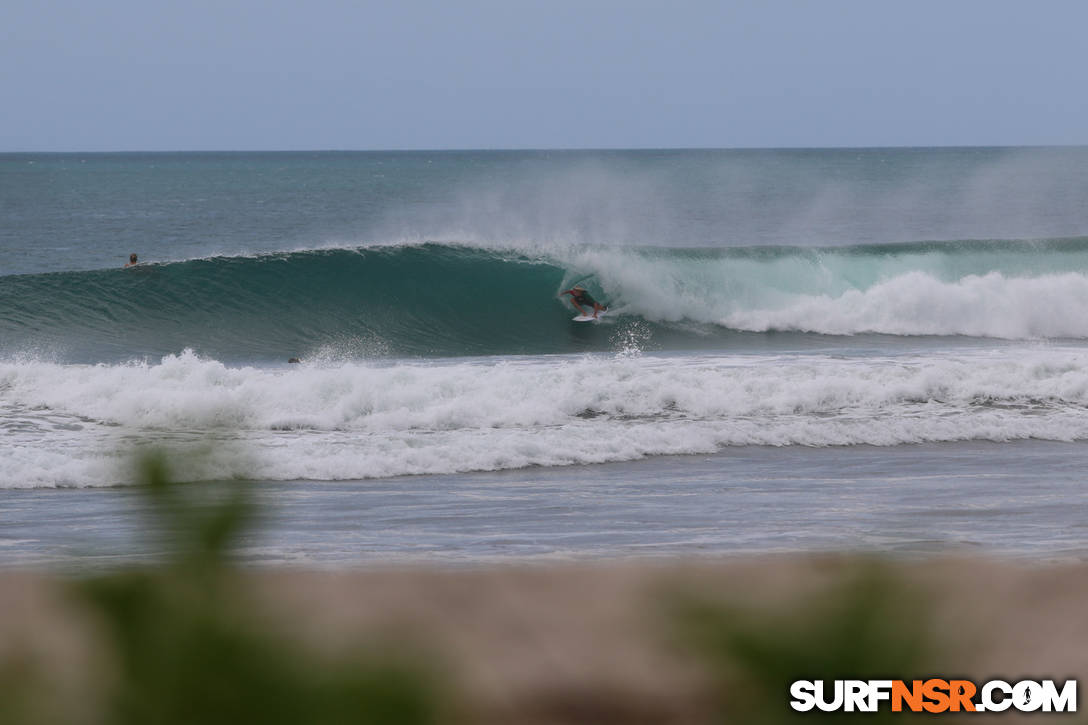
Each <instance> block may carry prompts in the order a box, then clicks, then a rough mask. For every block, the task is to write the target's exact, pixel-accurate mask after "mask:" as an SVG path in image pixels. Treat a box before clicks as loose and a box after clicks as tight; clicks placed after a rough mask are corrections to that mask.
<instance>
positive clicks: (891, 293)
mask: <svg viewBox="0 0 1088 725" xmlns="http://www.w3.org/2000/svg"><path fill="white" fill-rule="evenodd" d="M574 283H581V284H583V285H584V286H586V287H587V288H589V289H590V291H591V292H592V293H593V294H594V295H595V296H596V297H598V298H599V299H601V300H603V301H606V302H608V303H609V304H610V305H611V307H612V308H613V311H612V313H610V314H609V316H608V319H607V320H606V321H605V322H603V323H602V324H599V325H577V324H572V323H571V321H570V318H571V310H570V307H569V306H568V305H565V304H564V303H562V302H561V301H560V300H559V299H558V297H557V295H558V293H559V292H560V291H561V290H562V289H564V288H565V287H567V286H570V285H572V284H574ZM0 310H2V313H0V354H2V355H4V356H7V357H11V356H13V355H18V354H24V353H28V352H29V353H32V354H38V355H47V356H49V357H52V358H53V359H59V360H71V361H80V362H85V361H108V360H123V359H129V358H132V357H134V356H141V355H163V354H168V353H176V352H178V351H180V350H182V349H186V348H190V349H194V350H196V351H197V352H199V353H200V354H203V355H208V356H212V357H216V358H219V359H265V358H271V359H281V358H283V357H287V356H303V357H306V356H308V357H315V356H320V355H333V356H342V357H346V358H360V357H361V358H367V357H382V356H466V355H479V354H523V353H524V354H540V353H565V352H577V351H582V350H610V349H615V348H616V347H618V346H628V345H631V344H636V345H645V346H647V347H649V348H651V349H683V348H716V347H722V346H732V345H735V344H736V343H737V337H736V335H737V333H738V332H747V333H764V332H802V333H817V334H826V335H857V334H865V333H876V334H888V335H967V336H979V337H996V338H1007V339H1032V338H1088V238H1077V239H1062V240H1050V241H1030V242H1026V241H998V242H977V241H962V242H934V243H912V244H901V245H869V246H853V247H831V248H810V247H737V248H725V249H721V248H715V249H701V248H700V249H677V248H664V247H655V248H647V247H642V248H631V247H593V248H572V249H567V250H547V251H544V252H542V251H538V250H514V249H487V248H479V247H472V246H464V245H456V244H436V243H428V244H421V245H399V246H378V247H363V248H358V249H332V250H313V251H300V252H291V253H280V254H268V255H260V256H252V257H214V258H208V259H196V260H189V261H184V262H174V263H166V264H152V265H148V266H144V267H138V268H135V269H128V270H120V269H112V270H97V271H81V272H61V273H50V274H36V275H18V276H6V277H0Z"/></svg>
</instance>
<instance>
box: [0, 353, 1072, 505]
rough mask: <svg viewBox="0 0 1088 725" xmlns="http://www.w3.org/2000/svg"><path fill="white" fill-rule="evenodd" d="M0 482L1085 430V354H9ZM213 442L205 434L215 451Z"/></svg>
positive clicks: (499, 462)
mask: <svg viewBox="0 0 1088 725" xmlns="http://www.w3.org/2000/svg"><path fill="white" fill-rule="evenodd" d="M0 393H3V395H2V396H0V434H3V435H4V437H5V440H6V441H7V442H8V444H7V447H6V449H5V455H4V456H3V457H0V488H11V487H28V488H34V487H51V486H94V485H110V484H117V483H126V482H128V481H129V480H131V472H130V471H129V469H128V468H127V467H128V466H129V465H130V460H131V456H132V454H133V452H134V449H138V448H140V447H142V446H155V447H166V448H170V449H173V450H177V451H178V452H179V453H181V454H182V455H179V456H177V457H176V462H177V465H178V466H179V469H178V470H177V471H176V472H175V475H176V477H177V478H179V479H181V480H207V479H221V478H226V477H239V478H248V479H254V480H301V479H309V480H338V479H363V478H370V477H386V476H396V475H406V474H424V473H456V472H463V471H481V470H499V469H511V468H522V467H526V466H538V465H540V466H544V465H568V464H589V463H601V462H606V461H624V460H636V459H640V458H643V457H646V456H652V455H664V454H694V453H709V452H713V451H718V450H721V449H722V448H725V447H729V446H745V445H773V446H783V445H806V446H828V445H855V444H865V445H878V446H893V445H899V444H905V443H921V442H937V441H966V440H988V441H1009V440H1017V439H1026V438H1036V439H1045V440H1055V441H1073V440H1085V439H1088V412H1086V411H1088V354H1086V353H1085V352H1084V350H1083V349H1078V348H1055V347H1052V346H1049V345H1047V346H1039V348H1038V349H1020V350H1015V351H1013V350H1001V351H996V352H995V351H979V350H974V351H966V352H961V353H956V354H952V355H948V354H941V355H937V356H923V355H909V356H898V357H864V358H852V359H847V358H843V357H832V356H825V355H782V356H763V355H750V354H749V355H699V354H689V355H679V356H612V357H608V356H573V357H568V358H560V359H555V358H550V357H536V358H516V359H498V360H496V359H494V358H491V359H488V360H482V361H481V360H476V361H470V360H459V361H442V362H436V361H419V362H402V363H400V364H397V365H383V364H375V363H342V364H339V365H329V366H319V365H306V364H303V365H301V366H292V367H291V368H290V369H284V368H281V369H270V368H256V367H229V366H226V365H223V364H222V363H221V362H218V361H215V360H207V359H202V358H199V357H198V356H196V355H194V354H193V353H191V352H186V353H183V354H181V355H177V356H174V355H171V356H167V357H166V358H165V359H163V360H162V362H161V363H156V364H146V363H129V364H123V365H57V364H53V363H42V362H33V363H11V362H9V363H0ZM209 444H211V445H209Z"/></svg>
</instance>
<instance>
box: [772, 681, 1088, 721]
mask: <svg viewBox="0 0 1088 725" xmlns="http://www.w3.org/2000/svg"><path fill="white" fill-rule="evenodd" d="M790 697H792V698H793V699H791V700H790V707H792V708H793V709H794V710H796V711H798V712H808V711H810V710H814V709H816V710H822V711H824V712H836V711H841V712H876V711H877V710H880V709H885V708H890V709H891V711H892V712H929V713H942V712H1004V711H1006V710H1008V709H1010V708H1012V709H1014V710H1019V711H1020V712H1076V711H1077V681H1076V680H1066V681H1065V682H1064V683H1063V684H1062V685H1061V686H1060V687H1059V685H1058V684H1057V683H1056V682H1055V681H1054V680H1021V681H1019V682H1011V683H1010V682H1006V681H1004V680H990V681H988V682H984V683H982V685H977V684H975V683H974V682H971V681H970V680H942V679H937V678H932V679H928V680H910V681H906V680H834V681H833V682H825V681H824V680H797V681H796V682H794V683H793V684H791V685H790Z"/></svg>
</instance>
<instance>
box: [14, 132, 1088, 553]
mask: <svg viewBox="0 0 1088 725" xmlns="http://www.w3.org/2000/svg"><path fill="white" fill-rule="evenodd" d="M1082 157H1083V160H1085V161H1088V151H1086V150H1084V149H862V150H796V151H770V150H769V151H747V152H729V151H676V152H638V151H633V152H554V153H549V152H433V153H432V152H403V153H399V152H398V153H381V154H367V153H331V152H330V153H319V154H148V155H142V154H104V155H91V156H90V157H85V155H76V154H71V155H69V154H56V155H37V156H35V155H27V154H6V155H0V190H2V191H3V192H4V198H5V200H6V205H5V206H4V207H3V209H2V210H0V220H2V224H0V440H2V442H3V454H2V455H0V514H4V515H3V516H0V519H3V518H5V517H6V518H7V519H8V520H9V521H10V522H14V523H12V524H10V525H9V528H8V529H5V528H4V526H3V525H0V552H3V551H7V552H9V554H10V555H11V556H13V557H16V558H18V559H19V560H20V561H23V560H25V561H42V560H48V559H50V558H51V557H53V556H55V555H56V552H57V551H58V546H61V545H60V544H58V543H57V542H58V541H59V540H60V538H61V535H60V533H58V532H57V531H56V530H55V528H54V526H53V524H51V523H47V522H48V521H50V518H49V517H50V516H52V515H53V514H57V515H59V516H61V519H60V520H71V521H73V522H76V523H75V525H76V528H78V529H79V530H84V529H85V530H87V531H90V532H92V533H91V535H92V537H98V539H99V541H100V543H101V542H102V541H114V539H113V538H112V537H114V536H115V535H117V536H119V535H120V534H117V532H118V531H120V530H121V529H123V528H124V527H120V528H118V527H119V526H120V525H119V524H118V522H117V520H116V511H117V510H118V509H117V508H116V506H122V505H123V506H131V505H132V504H131V498H130V495H131V493H130V492H131V484H132V483H133V482H134V481H135V480H136V473H135V471H134V461H135V460H137V458H138V456H139V454H140V453H141V452H143V451H150V450H156V451H165V452H167V453H168V455H169V456H170V461H171V464H170V465H171V475H172V476H173V477H174V478H175V479H177V480H179V481H186V482H192V483H194V484H200V483H201V482H213V481H220V480H224V479H237V480H245V481H251V482H253V483H254V485H255V486H256V488H257V489H259V490H261V491H264V492H267V493H269V495H271V496H273V501H272V505H274V506H283V507H285V508H283V509H282V512H281V515H282V516H283V517H285V518H284V519H283V521H284V522H286V523H281V524H280V526H281V530H280V533H281V534H282V536H277V535H275V534H269V536H271V538H272V540H270V541H268V540H266V541H263V543H261V544H260V546H259V547H258V548H259V552H257V550H255V552H256V553H254V554H253V557H254V559H255V560H261V561H265V560H267V561H273V562H278V561H284V560H295V557H299V558H300V560H308V558H307V557H308V556H310V554H312V553H313V552H315V551H321V552H323V553H322V554H321V555H320V556H321V557H332V558H333V559H335V560H337V561H365V560H370V559H372V558H375V557H376V558H379V559H383V558H390V557H392V558H398V557H408V558H412V557H422V558H424V559H426V558H428V557H433V556H439V557H444V556H453V557H454V558H465V559H468V560H476V559H478V558H479V557H481V556H499V557H503V556H521V555H524V554H525V553H526V552H530V554H531V555H532V556H537V555H540V556H575V557H577V556H602V555H603V556H611V555H616V554H631V553H638V552H650V553H660V552H677V551H680V552H690V551H709V552H719V551H727V550H735V549H743V550H780V549H781V548H783V547H784V548H785V549H786V550H790V549H791V547H799V548H813V547H814V548H843V547H845V548H852V547H856V546H874V545H875V546H878V547H880V546H892V545H893V544H892V543H890V542H895V543H894V546H895V547H900V546H902V547H903V548H905V549H906V550H908V551H911V550H923V549H926V550H928V549H929V548H930V547H940V546H950V547H956V546H964V545H966V546H973V545H983V544H982V543H980V542H986V543H985V545H986V546H988V547H996V548H1000V549H1003V550H1005V549H1008V550H1011V551H1012V552H1013V553H1018V552H1027V551H1031V552H1036V553H1037V552H1039V551H1043V552H1044V553H1047V555H1055V556H1066V555H1072V556H1074V557H1079V556H1080V555H1081V552H1083V551H1088V546H1085V539H1084V537H1083V536H1082V535H1077V533H1076V532H1077V531H1080V530H1081V529H1083V524H1077V523H1076V522H1075V521H1074V520H1073V519H1072V518H1070V517H1072V516H1073V511H1075V510H1077V507H1078V506H1080V505H1081V504H1083V503H1085V500H1084V499H1085V495H1086V494H1085V492H1084V490H1083V487H1082V486H1080V485H1079V483H1078V482H1079V481H1080V480H1081V477H1080V474H1079V471H1080V470H1082V468H1083V464H1084V463H1085V462H1086V461H1085V457H1086V455H1085V454H1086V450H1085V447H1084V446H1085V441H1088V236H1086V235H1088V213H1086V212H1085V211H1084V209H1083V208H1082V205H1081V204H1080V203H1079V201H1078V199H1079V198H1083V197H1082V196H1081V195H1080V194H1079V192H1078V191H1077V190H1081V191H1083V192H1084V193H1088V172H1085V171H1084V170H1085V169H1088V163H1075V161H1076V160H1077V159H1082ZM132 252H139V253H140V258H141V260H142V261H143V263H142V264H141V265H139V266H138V267H136V268H132V269H122V268H121V265H122V263H123V262H124V261H125V260H126V259H127V257H128V254H129V253H132ZM576 284H578V285H582V286H584V287H586V288H587V289H588V290H589V291H590V292H591V293H592V294H593V296H594V297H596V298H597V299H598V300H601V301H603V302H605V303H606V304H608V306H609V308H610V313H609V315H608V316H607V317H606V318H604V319H603V320H602V321H601V322H599V323H591V324H579V323H574V322H572V321H571V318H572V317H573V315H574V311H573V309H572V308H571V307H570V305H569V303H566V302H564V300H563V297H562V294H561V293H562V292H563V290H565V289H569V288H570V287H571V286H573V285H576ZM289 360H292V361H296V362H288V361H289ZM101 497H106V498H101ZM111 502H112V503H111ZM530 502H532V503H530ZM591 502H592V503H591ZM937 502H940V503H939V504H938V503H937ZM754 511H759V515H758V517H757V518H752V516H754V514H753V513H752V512H754ZM564 512H565V513H564ZM832 512H834V515H833V516H832ZM748 514H751V515H752V516H750V515H748ZM1018 516H1019V517H1021V518H1017V517H1018ZM538 517H541V518H539V520H538ZM564 517H571V518H564ZM832 519H834V521H835V524H834V525H830V524H827V523H826V522H829V521H831V520H832ZM818 520H822V521H824V522H825V524H817V521H818ZM332 521H336V522H339V523H337V524H336V526H334V528H335V530H336V533H328V532H327V527H328V526H329V525H330V522H332ZM530 521H532V522H537V523H533V524H530V523H529V522H530ZM545 521H546V522H550V523H547V524H544V523H541V522H545ZM725 522H728V526H726V523H725ZM352 526H359V527H366V528H368V531H370V532H371V534H368V537H367V539H366V541H367V542H369V543H367V544H366V545H360V546H362V548H360V549H355V548H352V547H353V546H354V545H352V544H349V543H347V542H349V541H353V540H355V539H353V538H352V537H353V536H354V534H352V533H351V532H350V531H349V529H350V528H351V527H352ZM1078 526H1079V527H1080V528H1077V527H1078ZM283 527H286V528H283ZM337 527H339V528H337ZM463 527H468V528H467V529H465V528H463ZM527 527H529V528H532V530H533V532H534V533H533V534H532V537H531V541H530V540H528V539H526V536H528V535H527V534H526V533H525V531H527V530H528V528H527ZM541 527H543V528H541ZM548 527H552V529H551V530H549V531H545V530H544V529H547V528H548ZM351 530H353V529H351ZM468 530H471V531H474V532H475V533H473V534H471V535H469V534H467V533H465V532H466V531H468ZM5 531H7V533H5ZM44 531H51V532H52V533H50V534H48V535H46V534H45V533H42V532H44ZM559 531H562V532H564V533H563V534H562V535H560V534H559V533H558V532H559ZM640 532H641V533H640ZM466 537H467V538H466ZM288 540H290V541H291V542H292V543H291V544H290V546H288V545H287V544H286V543H285V542H286V541H288ZM341 541H342V543H337V542H341ZM502 542H508V543H507V544H503V543H502ZM513 542H516V543H513ZM784 542H786V543H784ZM788 542H793V543H792V544H791V543H788ZM115 544H116V542H115ZM113 545H114V544H108V545H107V548H108V547H109V546H113ZM116 545H117V546H121V545H120V544H116ZM62 548H63V547H62ZM319 558H320V557H319Z"/></svg>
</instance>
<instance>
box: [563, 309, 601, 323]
mask: <svg viewBox="0 0 1088 725" xmlns="http://www.w3.org/2000/svg"><path fill="white" fill-rule="evenodd" d="M607 314H608V310H601V311H600V312H598V313H597V316H596V317H594V316H593V313H592V312H590V313H589V314H588V315H578V316H577V317H572V318H571V319H572V320H574V321H575V322H597V321H598V320H600V319H601V318H602V317H604V316H605V315H607Z"/></svg>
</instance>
